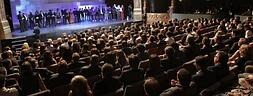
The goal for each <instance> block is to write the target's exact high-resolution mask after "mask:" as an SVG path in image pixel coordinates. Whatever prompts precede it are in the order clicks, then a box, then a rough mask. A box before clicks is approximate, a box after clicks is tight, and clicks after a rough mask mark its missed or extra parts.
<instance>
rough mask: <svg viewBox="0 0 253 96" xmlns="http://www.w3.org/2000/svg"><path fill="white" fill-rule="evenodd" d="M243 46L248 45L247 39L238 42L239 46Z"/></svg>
mask: <svg viewBox="0 0 253 96" xmlns="http://www.w3.org/2000/svg"><path fill="white" fill-rule="evenodd" d="M243 44H247V40H246V39H245V38H240V39H239V41H238V46H241V45H243Z"/></svg>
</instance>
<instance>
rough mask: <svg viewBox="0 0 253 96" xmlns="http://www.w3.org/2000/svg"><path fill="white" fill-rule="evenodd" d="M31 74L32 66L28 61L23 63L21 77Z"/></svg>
mask: <svg viewBox="0 0 253 96" xmlns="http://www.w3.org/2000/svg"><path fill="white" fill-rule="evenodd" d="M32 74H33V69H32V65H31V64H30V63H29V62H28V61H25V62H24V63H23V64H22V65H21V75H23V76H25V75H32Z"/></svg>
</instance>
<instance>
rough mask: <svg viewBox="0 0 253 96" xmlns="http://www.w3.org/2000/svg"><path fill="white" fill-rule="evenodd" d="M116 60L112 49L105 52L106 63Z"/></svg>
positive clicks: (112, 62)
mask: <svg viewBox="0 0 253 96" xmlns="http://www.w3.org/2000/svg"><path fill="white" fill-rule="evenodd" d="M115 62H116V53H115V52H114V51H110V52H108V53H107V54H106V63H109V64H115Z"/></svg>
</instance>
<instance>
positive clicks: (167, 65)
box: [161, 46, 180, 71]
mask: <svg viewBox="0 0 253 96" xmlns="http://www.w3.org/2000/svg"><path fill="white" fill-rule="evenodd" d="M164 51H165V58H163V59H162V60H161V66H162V69H163V70H164V71H167V70H168V69H172V68H175V67H178V66H179V65H180V64H179V62H178V60H177V58H175V56H174V53H175V50H174V49H173V48H172V47H171V46H167V47H166V48H165V49H164Z"/></svg>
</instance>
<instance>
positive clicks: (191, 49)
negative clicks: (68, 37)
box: [182, 35, 200, 61]
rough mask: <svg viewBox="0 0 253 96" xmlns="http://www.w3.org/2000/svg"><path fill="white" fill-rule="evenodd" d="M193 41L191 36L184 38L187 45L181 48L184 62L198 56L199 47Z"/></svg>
mask: <svg viewBox="0 0 253 96" xmlns="http://www.w3.org/2000/svg"><path fill="white" fill-rule="evenodd" d="M194 40H195V38H194V37H193V36H191V35H188V36H187V38H186V42H187V45H186V46H183V49H182V51H183V54H184V57H185V59H186V61H189V60H192V59H194V58H195V57H196V56H197V55H199V51H200V46H199V45H198V44H196V43H195V41H194Z"/></svg>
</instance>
